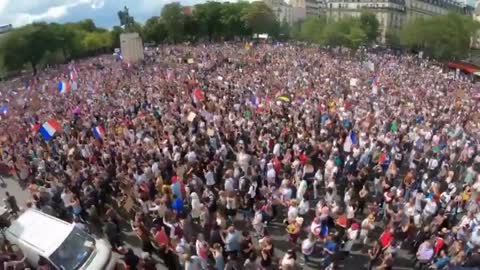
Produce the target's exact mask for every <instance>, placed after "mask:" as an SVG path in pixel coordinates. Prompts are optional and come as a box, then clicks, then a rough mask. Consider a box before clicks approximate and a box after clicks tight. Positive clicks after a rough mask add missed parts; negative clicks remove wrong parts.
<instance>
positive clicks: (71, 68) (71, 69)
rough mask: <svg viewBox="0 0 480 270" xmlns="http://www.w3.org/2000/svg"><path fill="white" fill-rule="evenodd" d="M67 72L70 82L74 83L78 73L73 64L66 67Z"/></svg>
mask: <svg viewBox="0 0 480 270" xmlns="http://www.w3.org/2000/svg"><path fill="white" fill-rule="evenodd" d="M68 70H69V74H70V80H71V81H75V80H77V78H78V71H77V68H76V67H75V64H70V65H68Z"/></svg>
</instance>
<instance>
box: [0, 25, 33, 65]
mask: <svg viewBox="0 0 480 270" xmlns="http://www.w3.org/2000/svg"><path fill="white" fill-rule="evenodd" d="M24 31H25V30H24V29H18V30H14V31H12V32H10V33H8V34H6V37H5V38H4V39H3V40H2V50H1V51H2V56H3V59H2V61H3V64H4V65H5V68H6V69H7V70H10V71H13V70H19V69H21V68H22V67H23V65H24V64H25V63H26V62H27V59H26V54H25V53H24V52H25V50H28V43H27V40H26V38H25V34H24Z"/></svg>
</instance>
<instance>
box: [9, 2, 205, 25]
mask: <svg viewBox="0 0 480 270" xmlns="http://www.w3.org/2000/svg"><path fill="white" fill-rule="evenodd" d="M170 2H173V1H171V0H0V25H3V24H10V23H11V24H13V26H14V27H18V26H21V25H24V24H28V23H31V22H34V21H47V22H72V21H79V20H82V19H87V18H91V19H93V20H94V21H95V23H96V24H97V25H98V26H102V27H107V28H109V27H112V26H113V25H117V24H119V20H118V17H117V12H118V11H119V10H121V9H123V7H124V6H125V5H126V6H127V7H128V8H129V9H130V15H132V16H134V17H135V20H137V21H139V22H142V23H143V22H144V21H145V20H146V19H148V18H150V17H151V16H158V15H160V11H161V9H162V7H163V5H165V4H167V3H170ZM199 2H202V0H181V3H182V4H184V5H190V4H195V3H199Z"/></svg>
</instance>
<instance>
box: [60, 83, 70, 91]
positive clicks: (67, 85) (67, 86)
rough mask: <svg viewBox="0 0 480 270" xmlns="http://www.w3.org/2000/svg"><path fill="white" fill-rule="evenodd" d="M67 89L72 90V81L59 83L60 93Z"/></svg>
mask: <svg viewBox="0 0 480 270" xmlns="http://www.w3.org/2000/svg"><path fill="white" fill-rule="evenodd" d="M67 90H70V83H68V82H64V81H61V82H59V83H58V91H60V93H65V92H66V91H67Z"/></svg>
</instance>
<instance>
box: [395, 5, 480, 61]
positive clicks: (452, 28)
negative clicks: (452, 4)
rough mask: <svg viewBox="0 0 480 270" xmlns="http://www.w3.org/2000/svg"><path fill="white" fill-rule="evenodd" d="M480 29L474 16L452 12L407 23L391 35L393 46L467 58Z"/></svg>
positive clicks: (439, 55)
mask: <svg viewBox="0 0 480 270" xmlns="http://www.w3.org/2000/svg"><path fill="white" fill-rule="evenodd" d="M479 29H480V25H479V23H478V22H476V21H474V20H473V18H472V17H469V16H462V15H460V14H457V13H450V14H448V15H444V16H436V17H422V18H418V19H416V20H413V21H411V22H409V23H408V24H406V25H405V26H404V27H403V28H402V29H401V30H400V31H399V32H398V33H392V34H391V35H390V36H387V37H389V39H387V41H388V43H390V44H391V45H393V46H398V45H400V46H403V47H406V48H409V49H413V50H423V51H425V52H426V53H428V54H429V55H430V56H432V57H434V58H437V59H463V58H464V57H465V56H467V54H468V53H469V51H470V48H471V45H472V42H473V41H474V39H475V38H476V36H477V31H478V30H479Z"/></svg>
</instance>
